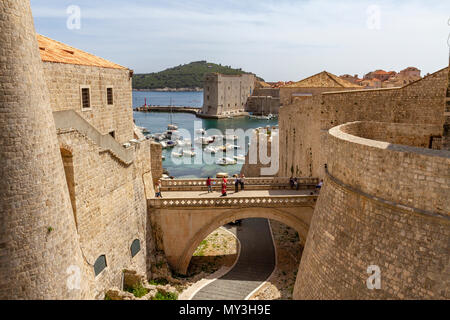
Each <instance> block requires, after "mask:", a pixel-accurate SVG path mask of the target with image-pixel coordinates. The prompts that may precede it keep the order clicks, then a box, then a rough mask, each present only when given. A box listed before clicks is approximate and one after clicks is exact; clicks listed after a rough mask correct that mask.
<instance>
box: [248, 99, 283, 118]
mask: <svg viewBox="0 0 450 320" xmlns="http://www.w3.org/2000/svg"><path fill="white" fill-rule="evenodd" d="M279 109H280V98H273V97H271V96H251V97H249V98H248V101H247V107H246V108H245V111H247V112H252V113H253V114H255V115H265V116H266V115H269V114H278V112H279Z"/></svg>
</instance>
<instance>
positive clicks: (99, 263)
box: [94, 255, 106, 276]
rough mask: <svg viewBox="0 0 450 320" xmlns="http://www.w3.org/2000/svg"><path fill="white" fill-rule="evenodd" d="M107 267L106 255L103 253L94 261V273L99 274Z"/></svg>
mask: <svg viewBox="0 0 450 320" xmlns="http://www.w3.org/2000/svg"><path fill="white" fill-rule="evenodd" d="M105 268H106V256H105V255H101V256H100V257H98V258H97V260H96V261H95V263H94V273H95V276H98V275H99V274H100V273H101V272H102V271H103V270H104V269H105Z"/></svg>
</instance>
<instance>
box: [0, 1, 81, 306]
mask: <svg viewBox="0 0 450 320" xmlns="http://www.w3.org/2000/svg"><path fill="white" fill-rule="evenodd" d="M0 30H1V32H0V51H1V52H2V54H1V57H0V70H1V74H0V129H1V130H0V141H1V143H0V176H1V181H0V288H1V290H0V299H80V298H83V297H85V293H86V291H85V289H86V286H85V283H84V282H83V281H81V282H80V283H78V284H79V285H80V286H79V287H78V286H77V283H76V281H75V282H70V283H71V284H73V285H74V286H68V281H69V280H70V279H69V278H70V276H72V275H74V273H76V272H77V271H76V270H78V271H79V274H80V275H83V272H84V271H83V270H84V263H83V259H82V254H81V251H80V247H79V242H78V235H77V232H76V228H75V223H74V216H73V212H72V207H71V204H70V198H69V192H68V188H67V184H66V181H65V176H64V168H63V163H62V160H61V155H60V151H59V146H58V141H57V137H56V128H55V123H54V121H53V116H52V110H51V107H50V100H49V98H48V97H49V95H48V89H47V86H46V82H45V81H44V73H43V67H42V62H41V57H40V55H39V49H38V45H37V40H36V33H35V30H34V25H33V18H32V15H31V9H30V3H29V1H28V0H2V1H1V2H0Z"/></svg>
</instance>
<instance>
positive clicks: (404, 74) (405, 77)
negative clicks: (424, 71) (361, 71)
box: [339, 67, 422, 89]
mask: <svg viewBox="0 0 450 320" xmlns="http://www.w3.org/2000/svg"><path fill="white" fill-rule="evenodd" d="M420 73H421V71H420V70H419V69H417V68H416V67H408V68H406V69H404V70H402V71H400V72H399V73H397V72H395V71H384V70H375V71H372V72H369V73H367V74H366V75H364V77H363V79H360V78H359V77H358V75H357V74H355V75H354V76H351V75H349V74H344V75H342V76H340V77H339V78H341V79H343V80H345V81H348V82H351V83H353V84H357V85H359V86H361V87H363V89H379V88H395V87H403V86H405V85H407V84H410V83H412V82H414V81H417V80H420V79H422V77H421V75H420Z"/></svg>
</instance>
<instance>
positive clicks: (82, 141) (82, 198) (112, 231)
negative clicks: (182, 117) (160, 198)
mask: <svg viewBox="0 0 450 320" xmlns="http://www.w3.org/2000/svg"><path fill="white" fill-rule="evenodd" d="M58 138H59V142H60V147H61V150H62V151H61V153H62V156H63V162H64V166H65V171H66V178H67V184H68V186H69V191H70V196H71V201H72V207H73V211H74V216H75V222H76V226H77V231H78V234H79V236H80V245H81V248H82V252H83V256H84V258H85V261H86V262H87V264H88V265H89V266H90V269H89V270H88V274H87V276H86V277H87V280H88V281H89V287H90V296H89V298H100V299H101V298H103V296H102V295H103V293H104V291H105V290H106V289H109V288H111V287H119V288H121V281H122V270H123V269H131V270H135V271H137V272H138V273H140V274H146V272H147V267H146V266H147V264H146V259H147V253H148V252H147V250H150V249H151V248H147V246H148V243H149V239H148V238H149V237H151V233H148V229H149V226H148V225H147V207H146V203H147V202H146V198H147V196H150V197H151V196H153V194H151V193H152V189H151V188H152V184H153V183H152V177H151V163H150V141H147V140H144V141H142V142H141V143H139V144H134V146H133V147H132V148H135V160H134V162H133V163H132V164H131V165H126V164H124V163H122V162H120V161H118V160H117V159H116V158H114V157H112V156H111V154H110V153H108V152H104V151H103V150H102V149H101V148H100V147H99V146H97V145H96V144H94V143H93V142H92V141H91V140H89V139H87V138H86V137H85V136H83V135H81V134H80V133H79V132H76V131H65V132H60V134H59V135H58ZM146 186H147V188H150V190H146ZM147 193H150V194H149V195H147ZM135 239H138V240H139V241H140V247H141V250H140V251H139V253H138V254H137V255H136V256H134V257H132V256H131V249H130V248H131V244H132V242H133V241H134V240H135ZM150 243H151V241H150ZM101 255H105V256H106V263H107V267H106V269H105V270H103V271H102V272H101V273H100V274H99V275H98V276H96V277H95V276H94V267H93V265H94V263H95V261H96V260H97V258H98V257H99V256H101Z"/></svg>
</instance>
